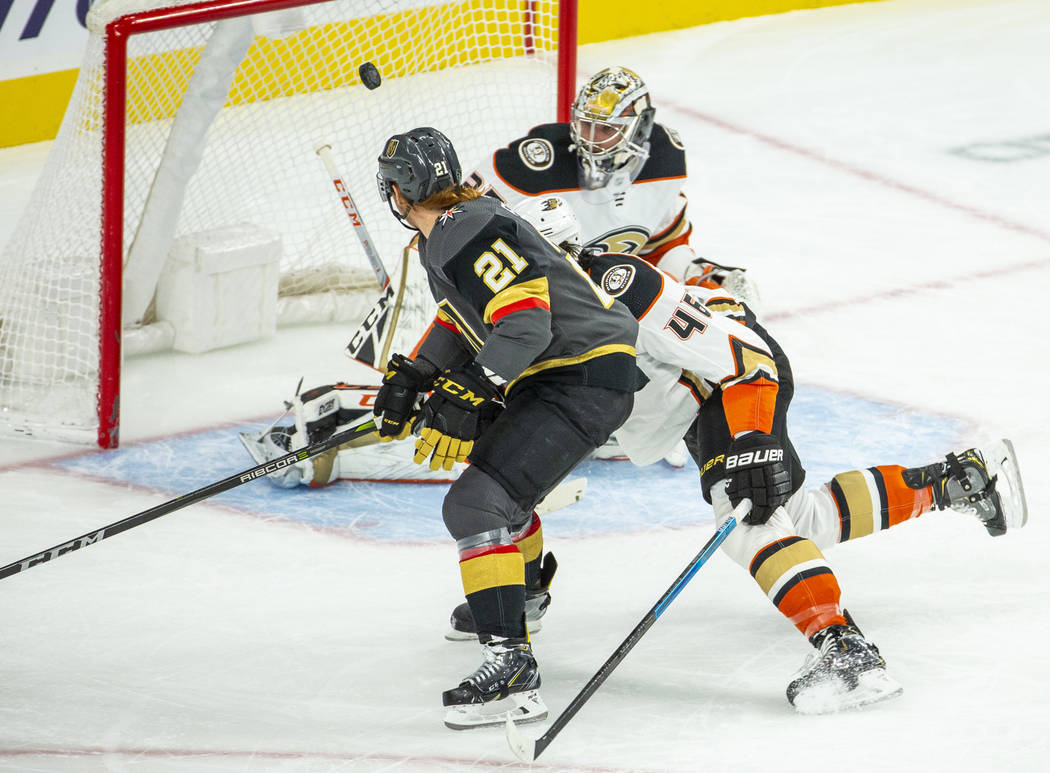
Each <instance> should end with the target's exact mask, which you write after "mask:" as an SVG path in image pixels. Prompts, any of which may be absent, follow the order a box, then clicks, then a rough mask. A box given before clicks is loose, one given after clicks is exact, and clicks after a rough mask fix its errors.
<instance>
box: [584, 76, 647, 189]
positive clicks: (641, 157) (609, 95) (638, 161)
mask: <svg viewBox="0 0 1050 773" xmlns="http://www.w3.org/2000/svg"><path fill="white" fill-rule="evenodd" d="M654 112H655V111H654V109H653V107H652V104H651V103H650V101H649V89H648V88H647V87H646V85H645V81H643V80H642V79H641V78H640V77H639V76H638V74H637V73H635V72H633V71H631V70H628V69H627V68H626V67H606V68H605V69H604V70H602V71H601V72H599V73H597V74H595V75H594V76H592V77H591V79H590V80H588V81H587V83H586V84H584V86H583V88H582V89H580V93H579V94H578V95H577V96H576V101H575V102H573V105H572V122H571V123H570V124H569V132H570V135H571V137H572V142H573V146H574V148H575V150H576V155H577V157H578V158H579V160H580V166H581V170H582V173H583V174H582V177H583V184H584V186H585V187H587V188H590V189H595V188H601V187H603V186H605V185H606V184H607V183H608V182H609V180H610V178H611V177H612V176H613V175H614V174H615V173H616V172H618V171H620V170H628V171H629V172H633V173H637V171H638V170H640V169H641V166H642V164H643V163H645V159H646V158H648V156H649V148H648V142H649V135H650V133H651V132H652V130H653V114H654ZM628 167H630V169H628Z"/></svg>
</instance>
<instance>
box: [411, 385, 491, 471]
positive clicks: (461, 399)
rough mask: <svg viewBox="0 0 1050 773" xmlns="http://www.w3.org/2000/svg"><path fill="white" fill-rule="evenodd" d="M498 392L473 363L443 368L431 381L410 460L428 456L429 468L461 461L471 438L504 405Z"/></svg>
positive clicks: (479, 434)
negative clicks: (417, 437)
mask: <svg viewBox="0 0 1050 773" xmlns="http://www.w3.org/2000/svg"><path fill="white" fill-rule="evenodd" d="M498 395H499V392H498V391H497V389H496V387H495V386H493V384H492V383H491V382H490V381H489V380H488V379H486V378H485V376H484V374H483V373H482V372H481V370H480V369H479V368H478V366H476V365H467V366H465V367H462V368H454V369H451V370H446V371H445V372H444V373H442V374H441V375H440V376H439V377H438V378H437V380H436V381H435V382H434V392H433V394H431V395H430V399H428V400H427V401H426V402H425V403H424V404H423V417H422V424H423V429H422V431H421V432H420V433H419V440H417V441H416V455H415V457H413V461H414V462H415V463H416V464H422V463H423V461H424V460H425V459H426V458H427V457H430V469H432V470H437V469H439V468H441V467H444V468H445V469H446V470H451V469H452V465H453V463H454V462H464V461H466V459H467V455H468V454H470V452H471V450H472V449H473V448H474V441H475V440H477V439H478V438H479V437H480V436H481V433H482V432H484V431H485V429H486V428H487V427H488V425H489V424H491V423H492V422H493V421H495V419H496V417H497V416H498V415H499V412H500V411H501V410H502V409H503V404H502V403H500V402H497V401H496V398H497V396H498Z"/></svg>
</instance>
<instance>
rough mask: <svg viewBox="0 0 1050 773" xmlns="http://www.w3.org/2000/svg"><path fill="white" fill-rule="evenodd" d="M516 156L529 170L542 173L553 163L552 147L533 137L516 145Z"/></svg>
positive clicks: (545, 141) (544, 141)
mask: <svg viewBox="0 0 1050 773" xmlns="http://www.w3.org/2000/svg"><path fill="white" fill-rule="evenodd" d="M518 155H519V156H520V157H521V160H522V161H523V162H524V163H525V166H527V167H529V169H535V170H536V171H537V172H542V171H543V170H544V169H549V168H550V166H551V164H553V163H554V147H553V146H552V145H551V144H550V143H549V142H547V140H544V139H539V138H538V137H533V138H532V139H528V140H525V141H524V142H523V143H521V144H520V145H518Z"/></svg>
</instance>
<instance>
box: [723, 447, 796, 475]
mask: <svg viewBox="0 0 1050 773" xmlns="http://www.w3.org/2000/svg"><path fill="white" fill-rule="evenodd" d="M783 458H784V449H783V448H767V449H765V450H762V451H745V452H744V453H742V454H733V455H732V456H728V457H726V469H727V470H732V469H733V468H734V467H749V466H751V465H752V464H767V463H769V462H779V461H781V460H783Z"/></svg>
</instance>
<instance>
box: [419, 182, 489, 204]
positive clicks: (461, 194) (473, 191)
mask: <svg viewBox="0 0 1050 773" xmlns="http://www.w3.org/2000/svg"><path fill="white" fill-rule="evenodd" d="M480 197H481V191H479V190H478V189H477V188H471V187H470V186H469V185H453V186H452V187H450V188H445V189H444V190H442V191H438V192H437V193H432V194H430V195H429V196H428V197H427V198H425V199H423V200H422V201H420V202H418V203H417V204H413V205H412V206H414V207H421V208H423V209H448V208H449V207H453V206H455V205H456V204H462V203H463V202H464V201H473V200H474V199H477V198H480Z"/></svg>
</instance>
